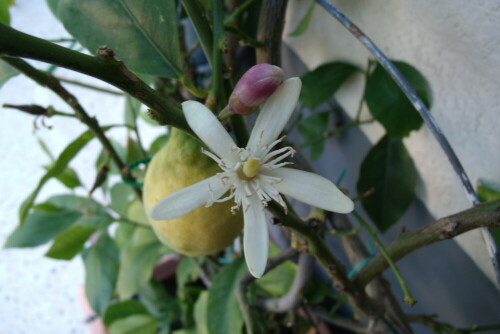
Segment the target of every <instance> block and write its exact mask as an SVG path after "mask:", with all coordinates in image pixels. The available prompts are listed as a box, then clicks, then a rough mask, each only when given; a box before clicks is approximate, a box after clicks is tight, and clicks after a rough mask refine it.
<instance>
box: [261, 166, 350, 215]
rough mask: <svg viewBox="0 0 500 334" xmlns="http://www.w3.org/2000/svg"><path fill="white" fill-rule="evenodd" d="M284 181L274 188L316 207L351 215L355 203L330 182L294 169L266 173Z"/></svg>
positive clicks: (279, 169) (280, 169) (281, 169)
mask: <svg viewBox="0 0 500 334" xmlns="http://www.w3.org/2000/svg"><path fill="white" fill-rule="evenodd" d="M264 174H266V175H270V176H275V177H279V178H281V179H283V181H281V182H279V183H276V184H274V185H273V186H274V187H275V188H276V189H277V190H278V191H279V192H280V193H282V194H285V195H288V196H290V197H293V198H295V199H298V200H299V201H301V202H304V203H307V204H309V205H312V206H314V207H317V208H320V209H324V210H327V211H333V212H338V213H349V212H351V211H352V210H353V209H354V203H353V202H352V200H351V199H350V198H349V197H347V196H346V195H345V194H344V193H343V192H342V191H340V190H339V189H338V188H337V186H335V185H334V184H333V183H332V182H331V181H330V180H328V179H326V178H324V177H322V176H319V175H317V174H314V173H309V172H304V171H302V170H297V169H292V168H278V169H275V170H271V171H265V172H264Z"/></svg>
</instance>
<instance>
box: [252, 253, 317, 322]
mask: <svg viewBox="0 0 500 334" xmlns="http://www.w3.org/2000/svg"><path fill="white" fill-rule="evenodd" d="M315 263H316V261H315V260H314V257H312V256H311V255H308V254H300V256H299V263H298V265H297V271H296V274H295V277H294V279H293V283H292V286H291V287H290V290H288V292H287V293H286V294H285V295H284V296H282V297H279V298H269V299H264V300H262V301H260V302H259V305H260V306H262V307H263V308H264V309H266V310H268V311H271V312H277V313H284V312H288V311H290V310H293V309H295V308H296V307H297V306H298V305H299V304H300V299H301V295H300V294H301V291H302V289H304V286H305V285H306V284H307V283H308V282H309V279H310V278H311V275H312V274H313V272H314V264H315Z"/></svg>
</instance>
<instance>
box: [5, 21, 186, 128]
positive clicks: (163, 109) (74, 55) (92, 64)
mask: <svg viewBox="0 0 500 334" xmlns="http://www.w3.org/2000/svg"><path fill="white" fill-rule="evenodd" d="M0 36H2V38H0V55H2V56H13V57H23V58H30V59H36V60H40V61H43V62H47V63H50V64H54V65H57V66H60V67H64V68H68V69H70V70H73V71H77V72H80V73H83V74H86V75H90V76H92V77H95V78H98V79H100V80H102V81H105V82H107V83H109V84H111V85H113V86H115V87H117V88H119V89H121V90H123V91H125V92H127V93H129V94H130V95H131V96H133V97H134V98H136V99H138V100H140V101H141V102H142V103H143V104H145V105H146V106H148V107H150V108H151V111H150V113H149V114H150V116H151V117H152V118H153V119H155V120H156V121H157V122H158V123H160V124H168V125H172V126H175V127H177V128H179V129H180V130H182V131H184V132H186V133H189V134H191V135H194V134H193V132H192V131H191V129H190V128H189V125H188V124H187V122H186V120H185V118H184V115H183V113H182V110H181V108H180V105H179V103H177V102H174V101H171V100H170V99H169V98H167V97H165V96H163V95H162V94H161V93H159V92H157V91H155V90H154V89H152V88H151V87H149V86H148V85H147V84H146V83H144V82H143V81H142V80H140V79H139V78H138V77H137V76H136V75H135V74H134V73H132V72H131V71H129V70H128V69H127V68H126V67H125V65H124V64H123V62H122V61H120V60H118V59H117V58H115V57H114V55H113V51H112V50H111V49H105V48H101V49H100V50H99V53H98V54H99V56H97V57H93V56H88V55H85V54H83V53H80V52H76V51H73V50H71V49H68V48H64V47H62V46H59V45H57V44H53V43H50V42H47V41H45V40H43V39H40V38H37V37H34V36H30V35H28V34H25V33H22V32H20V31H17V30H15V29H13V28H11V27H9V26H6V25H4V24H1V23H0Z"/></svg>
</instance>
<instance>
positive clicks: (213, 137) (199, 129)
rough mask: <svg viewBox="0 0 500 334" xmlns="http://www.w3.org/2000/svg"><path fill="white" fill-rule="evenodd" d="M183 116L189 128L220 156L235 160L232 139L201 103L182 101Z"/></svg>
mask: <svg viewBox="0 0 500 334" xmlns="http://www.w3.org/2000/svg"><path fill="white" fill-rule="evenodd" d="M182 110H183V111H184V116H185V117H186V120H187V122H188V124H189V126H190V127H191V129H192V130H193V131H194V133H196V134H197V135H198V137H200V139H201V140H202V141H203V142H204V143H205V144H206V145H207V146H208V147H209V148H210V150H211V151H212V152H214V153H215V154H217V155H218V156H219V157H220V158H223V159H226V160H230V161H235V159H236V153H235V152H234V151H233V150H232V148H233V147H234V146H235V144H234V141H233V139H232V138H231V136H230V135H229V133H227V131H226V129H224V127H223V126H222V124H221V123H220V122H219V120H218V119H217V117H215V115H214V114H213V113H212V112H211V111H210V110H209V109H208V108H207V107H205V106H204V105H203V104H201V103H199V102H196V101H186V102H183V103H182Z"/></svg>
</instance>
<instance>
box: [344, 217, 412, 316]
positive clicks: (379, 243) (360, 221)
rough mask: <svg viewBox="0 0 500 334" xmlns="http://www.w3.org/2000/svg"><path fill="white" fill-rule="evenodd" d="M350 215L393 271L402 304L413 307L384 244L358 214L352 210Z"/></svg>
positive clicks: (408, 291) (404, 283)
mask: <svg viewBox="0 0 500 334" xmlns="http://www.w3.org/2000/svg"><path fill="white" fill-rule="evenodd" d="M352 215H353V216H354V217H355V218H356V219H357V221H358V222H359V224H360V225H361V226H362V227H363V228H364V229H365V230H366V231H367V232H368V234H369V235H370V237H371V238H372V240H373V242H374V243H375V245H377V247H378V248H379V249H380V253H381V254H382V256H383V257H384V259H385V260H386V261H387V263H388V264H389V266H390V267H391V269H392V271H394V275H395V276H396V278H397V280H398V282H399V285H400V286H401V289H402V290H403V292H404V294H405V297H404V302H405V303H406V304H408V305H409V306H413V305H415V303H416V300H415V298H413V296H412V294H411V292H410V289H408V284H406V281H405V279H404V278H403V275H401V272H400V271H399V268H398V267H397V266H396V264H395V263H394V261H393V260H392V259H391V256H390V255H389V254H388V253H387V250H386V249H385V247H384V244H383V243H382V242H381V241H380V239H379V238H378V236H377V233H376V232H375V231H374V230H373V228H372V227H371V226H370V225H369V224H368V223H367V222H366V221H365V220H364V219H363V217H361V215H360V214H359V213H357V212H356V210H354V211H353V212H352Z"/></svg>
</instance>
